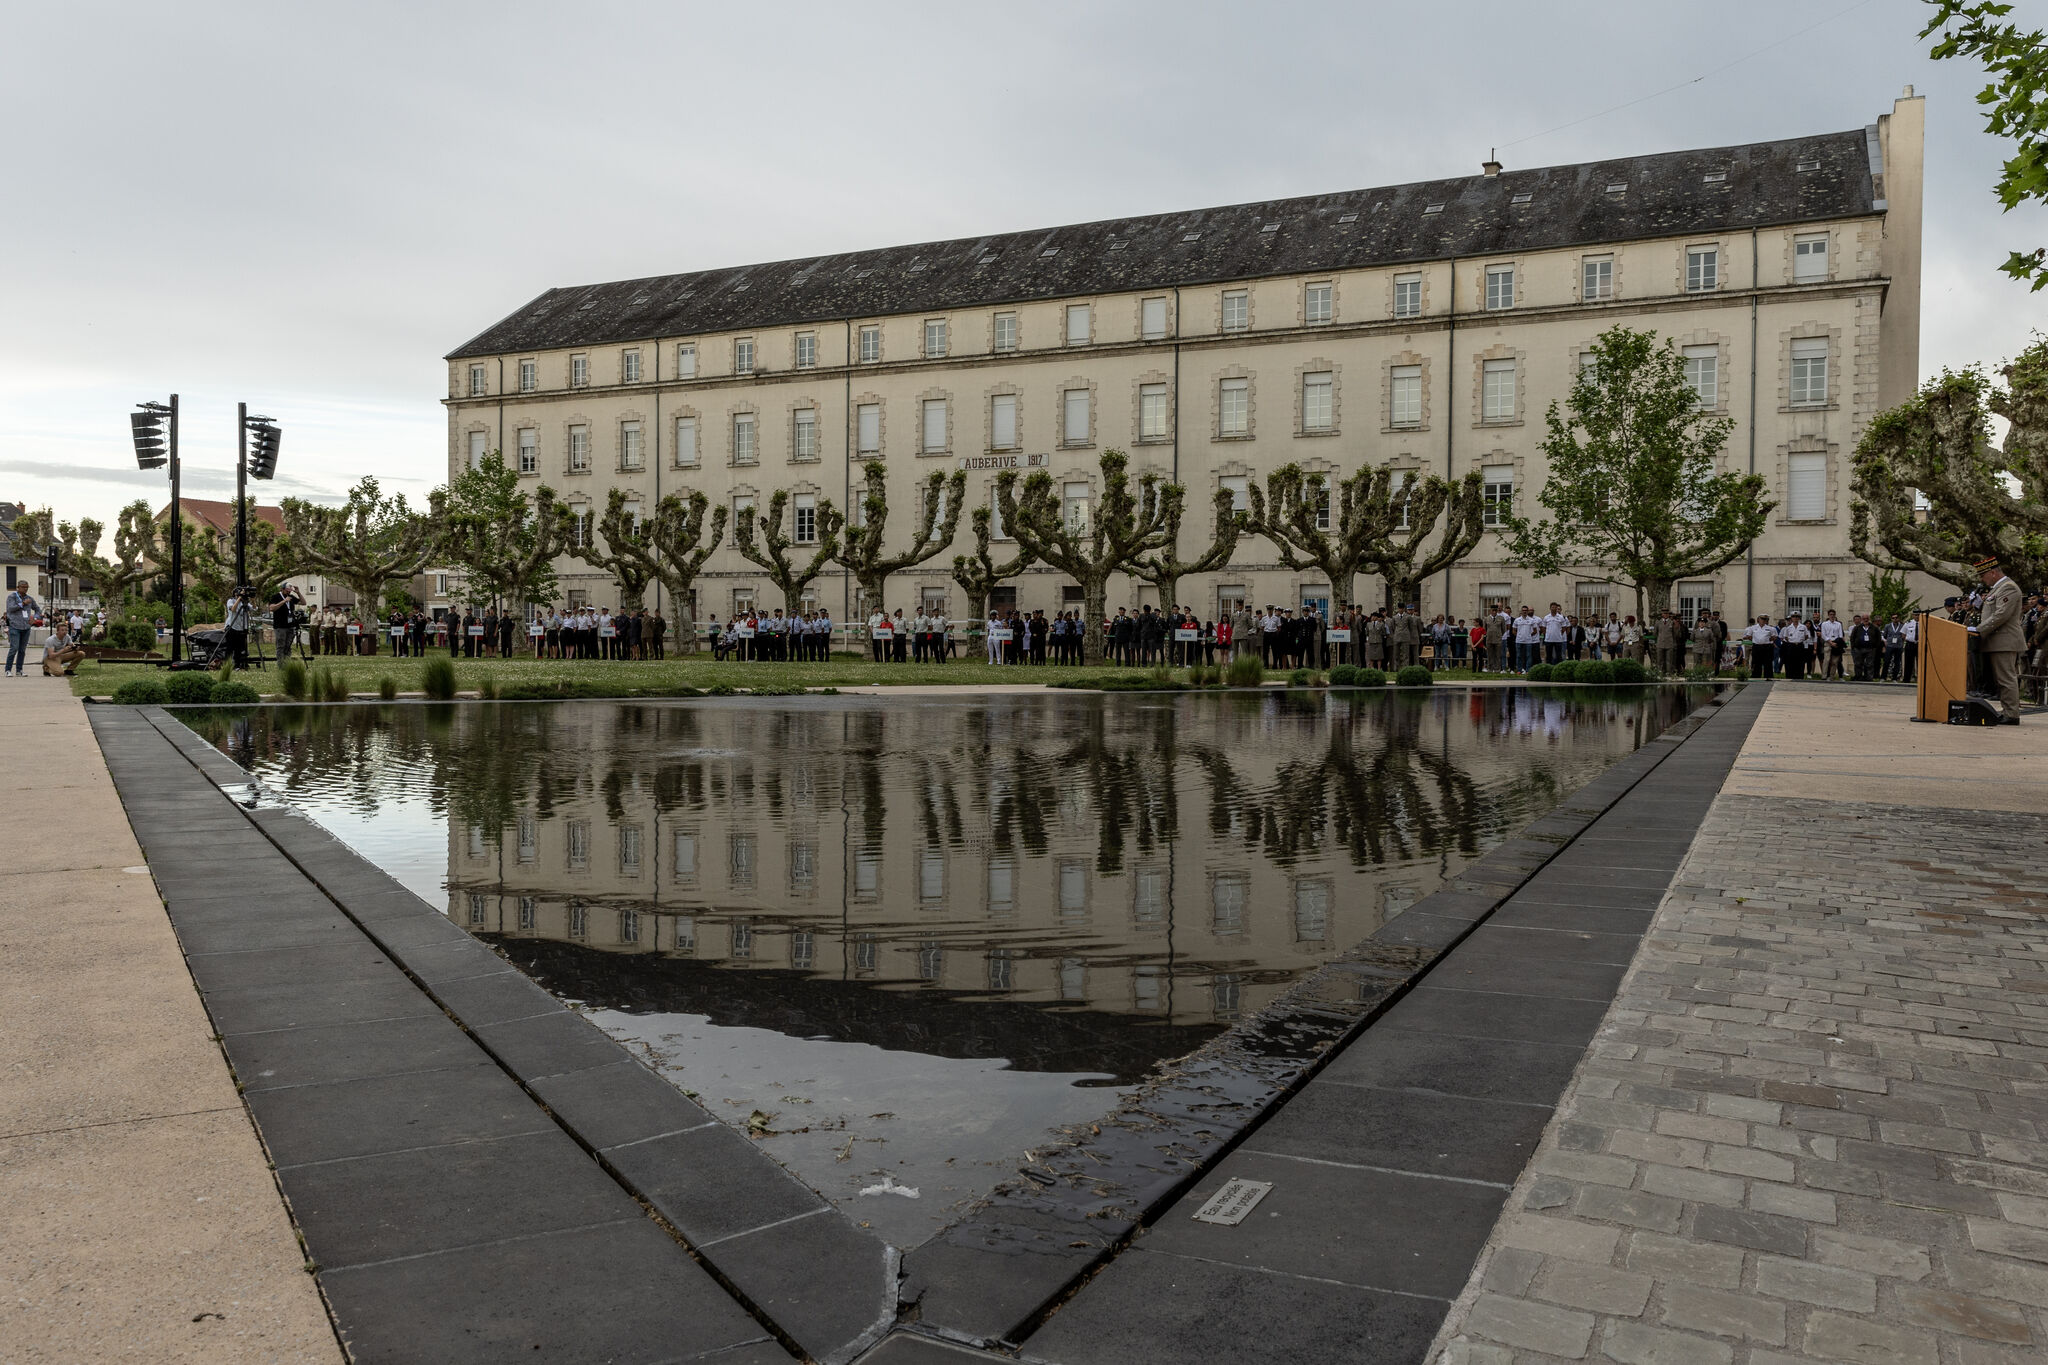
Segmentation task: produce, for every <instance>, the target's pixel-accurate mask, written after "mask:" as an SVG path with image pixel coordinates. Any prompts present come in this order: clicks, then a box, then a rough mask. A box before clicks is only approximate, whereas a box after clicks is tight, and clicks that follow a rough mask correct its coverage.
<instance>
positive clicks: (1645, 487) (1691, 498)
mask: <svg viewBox="0 0 2048 1365" xmlns="http://www.w3.org/2000/svg"><path fill="white" fill-rule="evenodd" d="M1594 354H1595V356H1596V357H1597V360H1596V363H1595V364H1592V365H1588V366H1586V367H1584V368H1583V369H1581V370H1580V371H1579V375H1578V379H1577V380H1576V381H1575V382H1574V383H1573V385H1572V391H1571V395H1570V397H1569V398H1568V399H1567V400H1566V406H1565V407H1564V409H1562V410H1560V409H1559V407H1558V405H1557V404H1556V403H1554V402H1553V403H1552V404H1551V405H1550V411H1549V414H1548V415H1547V417H1546V419H1545V420H1546V423H1547V426H1548V435H1546V436H1545V438H1544V440H1543V453H1544V455H1545V456H1546V457H1547V459H1548V461H1549V464H1550V476H1549V478H1548V480H1547V481H1546V482H1545V483H1544V485H1543V491H1542V492H1541V493H1540V494H1538V495H1537V501H1538V502H1540V503H1541V504H1542V506H1543V508H1544V510H1545V511H1547V512H1548V513H1549V514H1550V517H1549V520H1547V521H1540V522H1539V521H1534V520H1531V519H1529V518H1526V517H1522V516H1520V515H1514V514H1510V515H1509V516H1508V517H1507V518H1506V519H1505V520H1506V524H1505V530H1506V531H1507V547H1508V554H1509V557H1510V558H1511V559H1513V560H1514V561H1515V562H1516V563H1517V564H1520V565H1522V566H1523V567H1524V568H1527V569H1529V570H1531V571H1532V572H1534V573H1536V574H1538V575H1540V576H1543V577H1549V576H1552V575H1554V574H1559V573H1562V572H1564V570H1565V569H1567V568H1575V567H1579V566H1585V565H1593V566H1597V568H1596V569H1595V572H1604V573H1606V574H1607V575H1608V578H1607V580H1606V581H1608V582H1621V583H1627V584H1630V585H1631V586H1633V587H1634V588H1635V591H1636V615H1637V617H1638V618H1639V619H1653V618H1654V617H1655V616H1656V615H1657V614H1659V613H1661V612H1663V611H1664V610H1665V609H1666V608H1667V607H1668V606H1669V605H1670V603H1671V589H1672V586H1673V585H1674V584H1676V583H1677V582H1678V581H1679V580H1680V579H1682V578H1695V577H1698V576H1700V575H1702V574H1710V573H1712V572H1714V571H1715V570H1716V569H1719V568H1721V567H1722V566H1723V565H1725V564H1727V563H1729V562H1730V561H1732V560H1734V559H1735V558H1737V557H1738V556H1739V555H1741V554H1742V553H1743V551H1745V550H1747V549H1748V548H1749V546H1750V543H1751V542H1752V541H1754V540H1755V539H1756V537H1757V536H1758V535H1759V534H1760V533H1761V532H1762V531H1763V529H1764V525H1765V523H1766V521H1767V519H1768V518H1769V516H1770V513H1771V509H1772V508H1774V507H1776V506H1777V503H1775V502H1773V501H1771V500H1770V499H1769V498H1766V497H1765V496H1764V492H1765V485H1764V481H1763V479H1762V478H1761V477H1760V476H1758V475H1755V474H1722V473H1718V472H1716V469H1715V462H1716V460H1717V459H1718V458H1719V456H1720V454H1721V451H1722V448H1723V447H1724V446H1726V445H1727V443H1728V433H1729V431H1730V430H1731V429H1733V427H1734V425H1735V424H1734V421H1733V420H1732V419H1730V418H1727V417H1718V416H1716V415H1714V414H1713V413H1712V412H1709V411H1706V410H1704V409H1702V408H1701V407H1700V405H1699V398H1698V395H1697V394H1696V393H1695V392H1694V391H1693V387H1692V385H1691V384H1689V383H1687V382H1686V378H1685V362H1684V360H1683V359H1681V358H1680V356H1679V354H1678V352H1677V350H1675V349H1674V348H1673V347H1672V345H1671V344H1670V342H1668V341H1663V340H1660V339H1659V338H1658V336H1657V334H1656V333H1654V332H1650V331H1640V332H1639V331H1634V330H1631V329H1630V328H1627V327H1614V328H1611V329H1609V330H1608V331H1606V332H1603V333H1601V335H1600V336H1599V338H1598V340H1597V343H1596V345H1595V347H1594Z"/></svg>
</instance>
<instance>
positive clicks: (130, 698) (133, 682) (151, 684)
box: [114, 678, 210, 706]
mask: <svg viewBox="0 0 2048 1365" xmlns="http://www.w3.org/2000/svg"><path fill="white" fill-rule="evenodd" d="M209 685H210V684H209ZM170 699H171V698H170V694H169V693H168V692H166V691H164V685H163V682H162V681H161V680H160V679H157V678H130V679H129V680H128V681H127V682H124V683H122V684H121V685H120V686H119V687H117V688H115V689H114V700H115V701H117V702H119V703H120V704H121V705H123V706H162V705H163V704H164V703H165V702H167V701H169V700H170Z"/></svg>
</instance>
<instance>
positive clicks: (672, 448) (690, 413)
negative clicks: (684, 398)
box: [664, 405, 704, 469]
mask: <svg viewBox="0 0 2048 1365" xmlns="http://www.w3.org/2000/svg"><path fill="white" fill-rule="evenodd" d="M685 417H688V418H691V419H693V420H694V421H695V422H696V423H697V458H696V459H695V460H693V461H691V462H690V463H689V464H679V463H677V459H676V457H677V456H678V455H679V454H680V453H681V447H680V446H678V445H677V444H676V442H674V441H673V440H671V441H670V442H669V451H668V467H669V468H670V469H702V468H703V467H704V414H703V413H701V412H699V411H698V410H697V409H696V408H694V407H691V406H688V405H685V406H683V407H679V408H676V409H674V410H673V411H671V412H669V413H668V414H667V421H668V429H669V432H673V431H674V430H675V429H676V423H677V422H679V421H681V420H682V419H683V418H685ZM664 434H666V433H664Z"/></svg>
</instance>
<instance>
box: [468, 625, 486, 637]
mask: <svg viewBox="0 0 2048 1365" xmlns="http://www.w3.org/2000/svg"><path fill="white" fill-rule="evenodd" d="M469 633H470V634H471V635H475V636H481V635H482V634H483V633H484V628H483V627H482V626H471V627H470V628H469Z"/></svg>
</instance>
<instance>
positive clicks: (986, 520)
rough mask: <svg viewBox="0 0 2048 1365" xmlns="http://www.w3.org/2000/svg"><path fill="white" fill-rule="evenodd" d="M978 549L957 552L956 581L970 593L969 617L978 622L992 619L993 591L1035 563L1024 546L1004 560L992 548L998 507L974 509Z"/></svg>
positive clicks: (975, 542) (975, 539) (968, 600)
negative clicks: (990, 597)
mask: <svg viewBox="0 0 2048 1365" xmlns="http://www.w3.org/2000/svg"><path fill="white" fill-rule="evenodd" d="M973 522H974V553H973V554H971V555H954V556H953V581H954V582H955V583H958V584H959V585H960V590H961V591H962V592H964V593H966V594H967V619H968V621H970V622H972V623H974V624H977V625H978V624H980V623H981V622H984V621H986V620H988V599H989V595H990V594H991V593H993V592H994V591H995V590H996V589H997V588H999V587H1001V586H1002V585H1003V584H1005V583H1007V582H1009V581H1010V580H1011V579H1013V578H1015V577H1016V576H1017V575H1018V574H1020V573H1023V572H1024V571H1025V570H1026V569H1028V568H1030V567H1031V555H1030V554H1029V552H1027V551H1026V550H1025V549H1024V548H1023V547H1022V546H1019V547H1018V548H1017V553H1016V554H1014V555H1012V556H1010V558H1009V559H1007V560H1005V561H1003V562H1002V563H1001V564H998V563H996V561H995V556H994V555H993V554H992V553H991V552H990V541H991V540H992V539H993V537H994V528H995V511H994V509H992V508H988V507H977V508H975V509H974V516H973Z"/></svg>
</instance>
